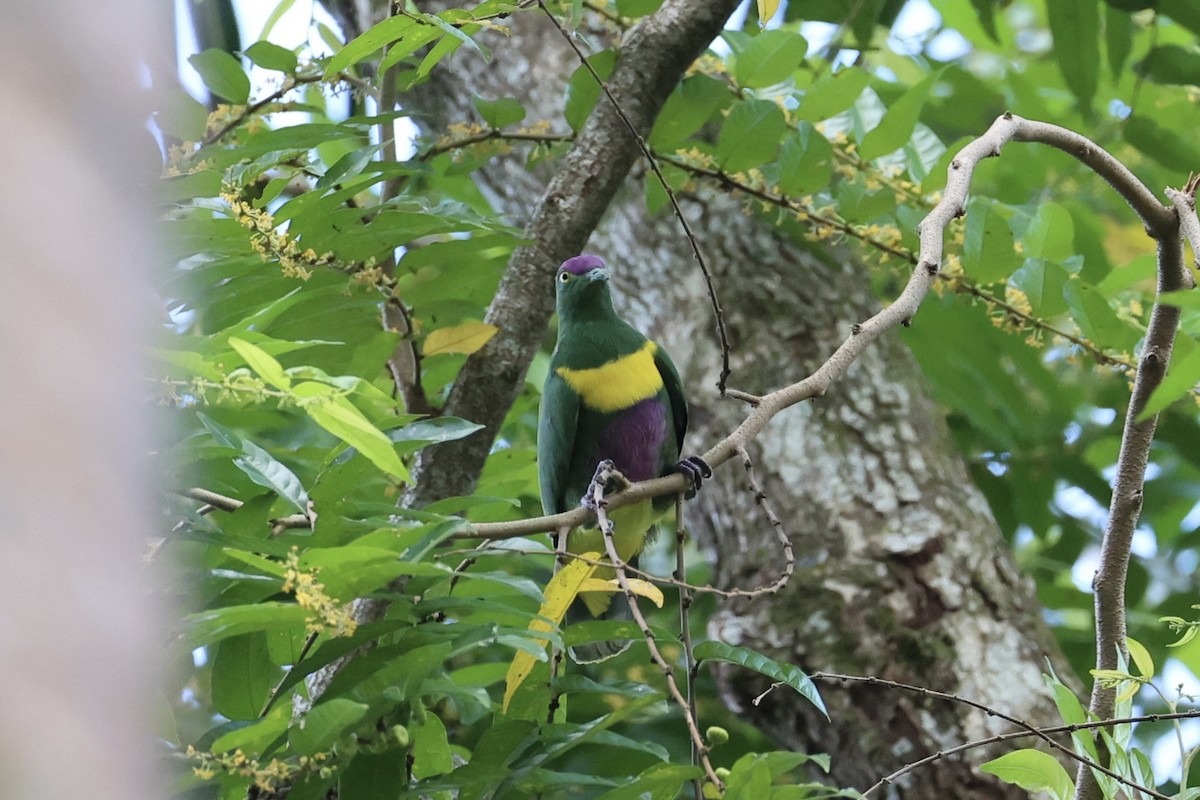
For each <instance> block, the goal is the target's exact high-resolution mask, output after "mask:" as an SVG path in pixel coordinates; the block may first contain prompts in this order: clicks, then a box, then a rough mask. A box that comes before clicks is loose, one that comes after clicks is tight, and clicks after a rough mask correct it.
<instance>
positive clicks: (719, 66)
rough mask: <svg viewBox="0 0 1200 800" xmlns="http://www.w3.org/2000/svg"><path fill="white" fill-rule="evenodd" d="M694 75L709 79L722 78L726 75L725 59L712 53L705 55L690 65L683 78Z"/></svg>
mask: <svg viewBox="0 0 1200 800" xmlns="http://www.w3.org/2000/svg"><path fill="white" fill-rule="evenodd" d="M696 74H700V75H707V76H709V77H710V78H724V77H725V75H726V74H727V70H726V67H725V59H723V58H721V57H720V56H717V55H714V54H713V53H705V54H704V55H702V56H700V57H699V58H697V59H696V60H695V61H693V62H692V63H691V65H690V66H689V67H688V68H687V72H686V73H685V74H684V77H691V76H692V75H696Z"/></svg>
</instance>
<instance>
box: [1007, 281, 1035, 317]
mask: <svg viewBox="0 0 1200 800" xmlns="http://www.w3.org/2000/svg"><path fill="white" fill-rule="evenodd" d="M1004 300H1005V302H1006V303H1008V304H1009V305H1010V306H1012V307H1013V308H1015V309H1016V310H1017V311H1019V312H1020V313H1022V314H1024V315H1025V316H1027V317H1032V316H1033V304H1032V303H1030V302H1029V295H1027V294H1025V293H1024V292H1023V291H1021V290H1020V289H1018V288H1016V287H1015V286H1012V285H1009V286H1005V287H1004Z"/></svg>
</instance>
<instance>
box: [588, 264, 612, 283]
mask: <svg viewBox="0 0 1200 800" xmlns="http://www.w3.org/2000/svg"><path fill="white" fill-rule="evenodd" d="M587 277H588V280H589V281H606V280H608V270H606V269H601V268H599V267H597V268H596V269H594V270H592V271H591V272H589V273H588V274H587Z"/></svg>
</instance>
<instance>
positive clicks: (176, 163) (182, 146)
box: [163, 142, 208, 178]
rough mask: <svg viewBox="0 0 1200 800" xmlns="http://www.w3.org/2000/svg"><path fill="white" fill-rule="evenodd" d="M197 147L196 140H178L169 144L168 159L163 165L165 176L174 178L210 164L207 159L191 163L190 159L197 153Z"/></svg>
mask: <svg viewBox="0 0 1200 800" xmlns="http://www.w3.org/2000/svg"><path fill="white" fill-rule="evenodd" d="M196 149H197V147H196V143H195V142H178V143H176V144H171V145H167V161H166V163H165V164H164V165H163V177H164V178H174V177H175V176H177V175H187V174H189V173H192V172H198V171H200V170H202V169H205V168H206V167H207V166H208V162H207V161H199V162H197V163H195V164H192V163H189V159H191V157H192V156H194V155H195V154H196Z"/></svg>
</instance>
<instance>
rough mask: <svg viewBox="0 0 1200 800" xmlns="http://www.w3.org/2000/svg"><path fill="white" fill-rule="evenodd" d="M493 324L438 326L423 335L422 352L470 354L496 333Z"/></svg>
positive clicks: (430, 354)
mask: <svg viewBox="0 0 1200 800" xmlns="http://www.w3.org/2000/svg"><path fill="white" fill-rule="evenodd" d="M497 330H498V329H497V328H496V326H495V325H489V324H487V323H486V322H478V321H475V320H472V321H471V322H464V323H463V324H461V325H452V326H450V327H449V328H438V329H437V330H436V331H430V332H429V335H428V336H426V337H425V347H424V352H425V355H427V356H437V355H441V354H443V353H462V354H463V355H468V356H469V355H471V353H474V352H475V351H476V350H478V349H479V348H481V347H483V346H484V345H485V344H487V343H488V339H491V338H492V337H493V336H495V335H496V331H497Z"/></svg>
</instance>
